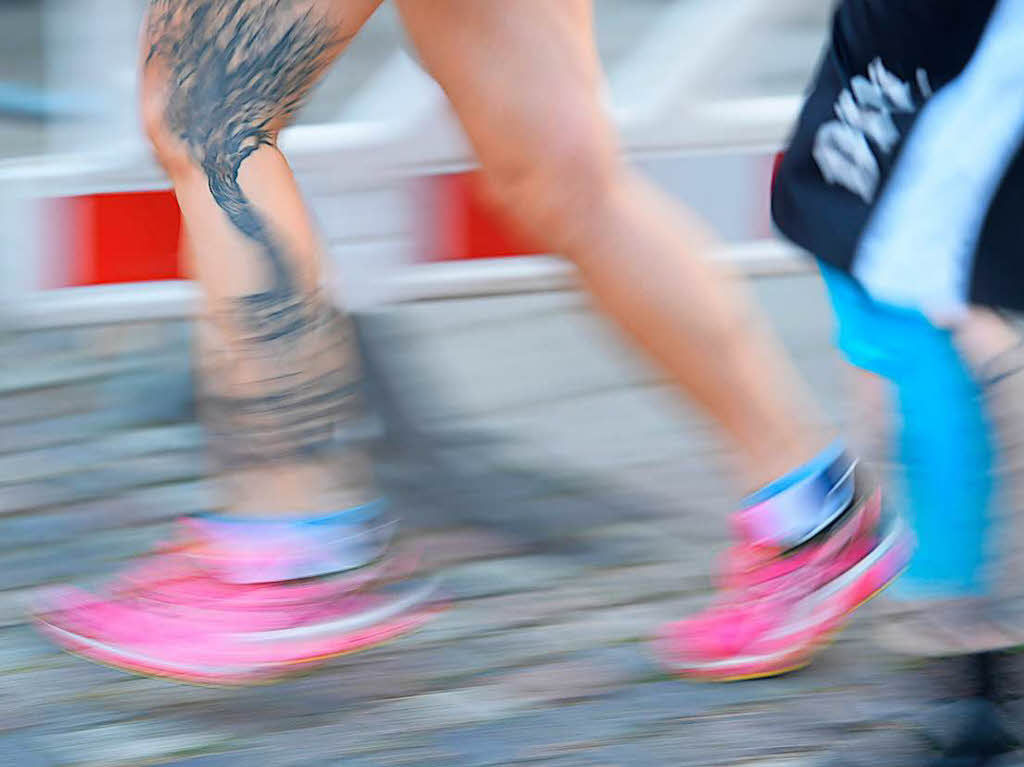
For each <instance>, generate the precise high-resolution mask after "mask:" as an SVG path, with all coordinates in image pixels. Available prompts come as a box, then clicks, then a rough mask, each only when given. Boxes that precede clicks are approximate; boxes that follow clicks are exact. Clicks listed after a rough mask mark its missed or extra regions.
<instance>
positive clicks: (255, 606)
mask: <svg viewBox="0 0 1024 767" xmlns="http://www.w3.org/2000/svg"><path fill="white" fill-rule="evenodd" d="M198 546H201V543H197V542H196V541H195V539H194V538H187V539H186V540H185V541H184V542H183V543H182V544H179V545H174V546H169V547H165V548H164V549H163V550H162V551H158V552H157V553H155V554H153V555H151V556H150V557H148V558H147V559H145V560H144V561H143V563H142V564H141V565H140V566H139V567H137V568H135V569H132V570H130V571H128V572H127V573H125V574H124V575H123V576H121V578H119V580H118V582H116V583H114V584H112V585H111V586H109V587H108V588H106V589H105V590H104V591H103V592H101V593H91V592H88V591H84V590H82V589H77V588H71V587H67V588H60V589H56V590H54V591H53V592H51V593H50V594H49V596H48V597H47V598H45V599H44V604H42V605H40V608H39V609H38V610H37V611H36V614H35V616H34V617H35V621H36V623H37V625H38V627H39V629H40V630H41V631H42V632H43V633H44V634H45V635H47V636H48V637H50V638H51V639H52V640H53V641H55V642H56V643H57V644H58V645H60V646H61V647H63V648H64V649H65V650H68V651H70V652H72V653H75V654H77V655H81V656H83V657H85V658H88V659H89V660H93V661H97V662H99V663H103V664H106V665H109V666H114V667H116V668H120V669H124V670H127V671H133V672H137V673H141V674H147V675H152V676H160V677H168V678H172V679H176V680H179V681H183V682H190V683H195V684H223V685H237V684H256V683H260V682H268V681H272V680H274V679H277V678H279V677H282V676H285V675H287V674H289V673H294V672H299V671H306V670H309V669H310V668H312V667H313V666H314V665H315V664H317V663H319V662H321V661H324V660H326V659H328V658H331V657H334V656H337V655H344V654H347V653H351V652H356V651H358V650H363V649H366V648H369V647H372V646H375V645H377V644H380V643H382V642H385V641H387V640H389V639H393V638H395V637H398V636H400V635H402V634H405V633H407V632H409V631H412V630H413V629H416V628H418V627H419V626H421V625H423V624H424V623H425V622H426V621H427V620H429V619H430V617H431V616H432V615H434V614H435V613H436V612H437V611H438V610H439V609H440V607H441V605H440V604H439V603H438V600H437V593H436V582H433V581H431V582H426V583H421V584H418V585H409V584H408V583H403V582H402V581H401V580H400V579H401V578H402V576H403V575H405V574H407V572H408V571H410V570H411V569H413V568H411V567H409V566H408V564H406V565H405V566H403V565H401V564H399V563H396V562H395V561H393V560H392V561H381V562H378V563H377V564H374V565H368V566H366V567H364V568H361V569H359V570H356V571H354V572H352V573H349V574H342V575H339V576H331V577H324V578H316V579H309V580H304V581H285V582H280V583H260V584H237V583H229V582H226V581H224V580H221V579H218V578H217V577H214V576H213V575H212V574H211V573H210V571H209V570H207V569H205V568H204V567H202V566H201V565H200V564H199V563H201V562H202V561H203V559H202V557H201V556H200V557H196V556H195V552H196V548H197V547H198ZM389 584H390V585H389ZM371 586H372V588H371Z"/></svg>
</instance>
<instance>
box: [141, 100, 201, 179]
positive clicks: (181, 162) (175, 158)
mask: <svg viewBox="0 0 1024 767" xmlns="http://www.w3.org/2000/svg"><path fill="white" fill-rule="evenodd" d="M139 111H140V114H141V119H142V128H143V130H144V131H145V133H146V137H147V138H148V139H149V144H150V147H151V148H152V149H153V153H154V154H155V155H156V159H157V161H158V162H159V163H160V165H161V166H163V168H164V170H166V171H167V173H168V174H169V175H170V176H171V177H172V178H175V177H178V176H180V175H182V174H184V173H186V172H188V171H189V170H191V169H193V168H194V167H195V162H194V160H193V158H192V157H191V156H190V154H189V151H188V146H187V144H186V143H185V142H184V141H183V140H182V139H181V138H180V137H178V136H176V135H175V133H174V131H173V130H172V129H171V127H170V125H168V122H167V99H166V96H165V95H164V93H162V92H161V89H160V88H158V87H155V86H151V85H144V86H143V88H142V92H141V96H140V100H139Z"/></svg>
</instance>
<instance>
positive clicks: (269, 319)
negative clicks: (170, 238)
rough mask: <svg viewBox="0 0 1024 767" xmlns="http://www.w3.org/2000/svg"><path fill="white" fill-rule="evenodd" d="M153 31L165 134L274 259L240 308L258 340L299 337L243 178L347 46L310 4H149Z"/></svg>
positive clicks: (294, 312)
mask: <svg viewBox="0 0 1024 767" xmlns="http://www.w3.org/2000/svg"><path fill="white" fill-rule="evenodd" d="M147 31H148V40H149V46H150V47H149V53H148V56H147V64H151V63H154V62H158V63H159V64H160V65H162V66H164V67H165V68H166V69H167V77H168V80H169V82H168V88H167V93H168V96H167V99H168V101H167V107H166V112H165V119H166V123H167V126H168V127H169V128H170V130H171V131H173V132H174V133H175V135H176V136H177V137H178V138H179V139H181V140H182V141H183V142H184V143H185V145H186V146H187V148H188V151H189V153H190V155H191V156H192V157H193V159H194V160H195V161H196V163H197V164H198V165H199V166H200V167H202V169H203V171H204V172H205V174H206V176H207V178H208V179H209V185H210V193H211V194H212V195H213V198H214V200H216V202H217V204H218V205H219V206H220V207H221V208H222V209H223V210H224V212H225V213H226V214H227V216H228V218H229V219H230V220H231V222H232V224H234V226H235V227H237V228H238V230H239V231H240V232H242V233H243V234H244V235H245V236H246V237H248V238H249V239H251V240H253V241H254V242H256V243H257V244H258V245H259V246H260V248H261V250H262V252H263V253H264V255H265V257H266V261H267V264H266V265H267V267H268V270H269V273H270V285H269V287H268V288H267V289H266V290H265V291H264V292H261V293H257V294H254V295H250V296H246V297H245V298H244V299H242V304H243V305H242V306H241V307H239V308H240V309H241V310H242V312H243V313H244V314H245V315H246V319H247V320H248V321H249V322H250V324H251V326H252V330H253V332H255V333H258V334H259V335H260V336H263V337H265V338H267V339H273V338H276V337H281V336H287V335H289V334H291V333H294V332H296V331H298V330H300V328H301V326H302V324H303V323H305V322H308V321H309V319H310V318H309V317H308V316H304V315H305V314H306V313H305V312H304V309H305V302H304V301H302V300H301V298H300V297H299V295H298V292H299V291H298V288H297V286H296V279H295V276H294V275H293V273H292V270H291V268H290V266H289V263H288V259H287V257H286V255H285V253H284V249H283V247H282V246H281V245H280V244H279V243H278V242H277V241H276V238H275V236H274V233H273V232H272V231H271V230H270V227H269V226H268V225H267V223H266V221H264V219H263V217H262V216H261V215H260V214H259V212H258V211H257V210H256V209H255V208H254V207H253V205H252V203H251V202H250V201H249V200H248V199H247V198H246V196H245V194H244V193H243V191H242V189H241V186H240V185H239V181H238V173H239V170H240V169H241V167H242V163H243V162H245V160H246V158H247V157H249V156H250V155H251V154H252V153H253V152H255V151H256V150H257V149H259V147H261V146H264V145H269V144H271V143H272V142H273V140H274V137H275V133H276V130H277V129H279V128H280V127H281V126H282V125H284V124H286V123H287V122H288V121H289V120H290V119H291V117H292V116H294V114H295V112H296V111H297V110H298V109H299V107H300V106H301V105H302V103H303V102H304V100H305V98H306V96H307V95H308V94H309V91H310V90H311V89H312V87H313V85H314V84H315V83H316V81H317V78H318V76H319V74H320V73H321V72H322V71H323V69H324V67H325V66H326V65H327V64H328V63H329V62H330V61H331V59H333V57H334V56H335V55H336V54H337V51H338V49H339V47H340V46H341V45H343V44H344V40H340V39H338V38H337V36H336V31H335V26H334V25H332V24H329V23H328V21H327V20H326V19H324V18H323V14H322V12H319V13H318V12H317V11H316V4H315V3H313V4H311V3H310V2H309V0H306V1H305V2H302V0H151V4H150V13H149V24H148V30H147Z"/></svg>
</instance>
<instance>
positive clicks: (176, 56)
mask: <svg viewBox="0 0 1024 767" xmlns="http://www.w3.org/2000/svg"><path fill="white" fill-rule="evenodd" d="M378 3H379V0H343V1H338V0H153V2H152V3H151V6H150V14H149V19H148V22H147V26H146V34H145V36H144V49H143V52H142V55H143V114H144V119H145V123H146V127H147V130H148V133H149V135H150V138H151V140H152V142H153V146H154V148H155V150H156V152H157V155H158V157H159V159H160V161H161V162H162V163H163V165H164V166H165V168H166V169H167V172H168V173H169V175H170V177H171V179H172V181H173V183H174V188H175V192H176V193H177V196H178V201H179V203H180V205H181V209H182V213H183V216H184V220H185V223H186V227H187V231H188V235H189V241H190V249H191V251H192V255H193V259H192V260H193V262H194V269H195V274H196V277H197V279H198V281H199V283H200V285H201V286H202V289H203V294H204V296H205V312H204V316H203V322H202V325H201V329H200V330H201V332H200V360H201V369H202V373H203V376H202V384H201V388H202V394H203V415H204V420H205V423H206V425H207V427H208V430H209V432H210V436H211V440H212V443H213V446H214V451H213V452H214V456H215V458H216V459H217V460H218V461H219V463H220V466H221V468H222V469H223V471H224V474H223V476H224V478H225V480H227V481H226V483H225V487H226V488H227V489H228V498H227V506H228V508H229V510H230V511H231V512H233V513H236V514H245V515H257V516H281V515H290V514H302V513H309V512H312V511H319V510H325V509H336V508H344V507H347V506H351V505H353V504H355V503H359V502H362V501H364V500H366V499H367V498H368V496H369V495H371V494H372V487H371V481H370V471H369V463H368V461H367V459H366V456H365V455H363V454H362V451H361V450H360V449H358V448H356V447H354V446H352V445H345V444H344V440H345V439H346V436H347V435H346V429H347V427H350V426H351V425H352V424H353V423H354V422H356V421H358V420H359V419H360V418H361V416H362V409H361V404H360V401H359V394H358V384H359V363H358V359H357V356H356V349H355V345H354V343H353V339H352V334H351V327H350V323H349V322H348V320H347V318H346V317H344V316H343V315H341V314H339V313H338V311H337V310H335V309H334V308H333V307H332V306H331V305H330V304H329V303H328V302H327V300H326V299H325V297H324V295H323V293H322V285H321V256H322V254H321V248H320V245H319V243H318V242H317V239H316V236H315V234H314V232H313V227H312V224H311V222H310V219H309V216H308V214H307V212H306V209H305V206H304V204H303V202H302V199H301V196H300V194H299V190H298V188H297V186H296V184H295V180H294V178H293V176H292V172H291V169H290V168H289V166H288V163H287V161H286V160H285V158H284V156H283V155H282V154H281V152H280V151H279V150H278V148H277V135H278V132H279V131H280V130H281V128H283V127H285V126H286V125H287V124H288V122H289V121H290V120H291V118H292V117H293V115H294V114H295V112H296V110H297V109H298V108H299V106H301V104H302V102H303V100H304V98H305V96H306V95H307V94H308V92H309V91H310V89H311V88H312V87H313V86H314V85H315V84H316V82H317V81H318V79H319V77H320V76H321V74H322V73H323V71H324V70H325V69H326V67H327V66H329V65H330V64H331V63H332V62H333V61H334V59H335V58H336V57H337V56H338V55H339V54H340V52H341V51H342V49H343V48H344V46H345V44H346V43H347V41H348V40H349V39H350V38H351V37H352V36H353V35H354V34H355V33H356V32H357V31H358V29H359V28H360V27H361V26H362V24H363V22H364V21H365V19H366V18H367V17H368V16H369V15H370V14H371V13H372V12H373V11H374V9H375V8H376V7H377V5H378Z"/></svg>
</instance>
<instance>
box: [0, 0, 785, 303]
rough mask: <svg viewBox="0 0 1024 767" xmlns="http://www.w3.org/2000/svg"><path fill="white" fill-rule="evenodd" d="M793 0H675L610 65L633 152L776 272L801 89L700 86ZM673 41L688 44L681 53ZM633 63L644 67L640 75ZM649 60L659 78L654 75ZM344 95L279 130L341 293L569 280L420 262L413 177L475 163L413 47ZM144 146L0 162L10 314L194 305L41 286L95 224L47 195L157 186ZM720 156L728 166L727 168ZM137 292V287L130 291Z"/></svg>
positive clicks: (548, 267) (563, 270)
mask: <svg viewBox="0 0 1024 767" xmlns="http://www.w3.org/2000/svg"><path fill="white" fill-rule="evenodd" d="M800 2H804V0H736V1H735V2H732V3H729V4H728V10H727V11H723V8H722V7H720V5H719V4H718V3H715V2H702V3H693V2H679V3H677V4H675V5H674V6H672V7H671V9H670V11H669V12H668V13H667V14H666V16H665V23H664V24H659V25H657V26H656V27H655V32H654V33H653V34H652V36H651V38H650V39H649V40H647V41H646V42H645V43H644V44H642V45H640V46H638V50H637V52H636V54H635V55H634V56H633V58H632V60H631V61H630V62H627V64H626V66H624V67H623V68H622V71H620V72H618V73H615V74H616V75H617V77H615V76H613V81H616V80H617V84H616V83H614V82H613V89H616V88H617V89H618V90H621V89H622V88H623V87H624V86H623V84H624V83H625V84H626V86H628V83H629V79H630V77H634V78H635V79H637V81H638V82H639V81H640V80H643V82H645V83H646V85H647V90H639V89H638V90H636V93H635V98H633V99H626V100H625V103H624V104H620V105H619V108H617V109H615V110H613V112H614V114H615V118H616V120H617V122H618V123H619V125H620V127H621V129H622V131H623V137H624V142H625V144H626V146H627V148H628V151H629V152H630V154H631V156H632V157H633V158H634V159H635V160H636V161H637V162H639V163H640V164H641V166H642V167H644V169H645V170H646V172H648V173H650V174H651V175H652V176H653V177H654V178H655V180H657V181H659V182H660V183H662V184H663V185H665V186H666V187H668V188H669V191H670V192H672V193H674V194H676V195H677V196H680V197H682V198H683V199H685V200H687V201H688V202H690V203H691V204H693V205H694V206H695V207H697V208H698V210H699V211H700V212H702V213H704V214H705V215H707V216H709V218H711V220H712V223H714V224H715V225H716V226H718V227H719V228H720V229H725V230H726V233H727V234H728V235H729V236H730V237H731V239H733V240H737V239H748V240H754V241H755V243H756V244H754V245H752V246H750V250H749V252H750V253H754V252H766V253H767V252H770V253H771V254H772V255H771V257H770V258H767V259H766V260H765V259H761V260H758V259H754V260H751V259H749V258H746V259H744V258H739V259H738V260H737V263H738V264H741V265H745V268H755V267H756V264H761V265H762V267H763V266H764V265H765V264H768V263H774V264H776V266H773V267H772V270H777V269H778V268H794V265H795V264H796V263H797V261H796V260H795V257H794V254H793V252H792V251H791V250H789V249H786V248H782V247H781V246H776V245H769V244H763V243H759V242H757V241H759V240H762V239H764V238H767V237H768V236H769V235H770V231H769V229H768V227H767V215H766V207H765V206H766V199H767V187H768V181H769V168H770V156H771V153H772V152H774V151H775V150H776V149H777V148H778V147H779V146H780V145H781V143H782V141H783V140H784V138H785V135H786V133H787V131H788V130H789V126H790V125H791V124H792V122H793V120H794V118H795V115H796V112H797V109H798V108H799V99H798V98H797V97H778V98H776V97H773V98H753V99H750V98H746V99H742V100H738V101H718V102H707V101H702V100H701V99H700V98H699V96H698V94H699V90H700V88H699V86H700V83H701V82H702V78H704V77H705V75H706V74H707V73H708V72H709V71H710V70H713V69H714V68H715V67H716V66H719V65H720V60H721V58H722V56H723V51H724V52H726V53H729V52H731V51H732V50H735V46H736V45H737V44H738V42H739V41H741V40H742V39H743V36H744V35H749V34H750V32H751V30H752V29H753V30H756V28H757V25H758V24H759V23H762V22H763V20H764V19H765V18H768V17H770V16H771V15H772V14H773V13H777V12H780V10H782V11H784V10H785V9H786V8H787V7H789V6H791V5H793V4H795V3H800ZM694 9H696V10H694ZM716 9H717V11H718V12H717V13H716ZM694 13H701V14H703V16H702V19H703V21H702V22H701V25H702V26H700V29H701V32H702V33H701V35H700V36H699V37H698V39H697V40H693V39H692V38H693V36H692V34H690V35H689V36H688V37H687V36H684V34H683V31H682V28H683V26H684V25H692V24H693V18H692V15H693V14H694ZM690 32H691V33H692V29H690ZM682 39H688V40H689V41H690V42H692V43H693V44H692V45H688V47H687V49H686V50H688V51H689V53H687V54H685V55H684V54H682V53H681V48H680V44H679V41H680V40H682ZM673 40H675V43H674V45H673V44H671V43H672V41H673ZM644 71H646V73H647V75H648V76H647V77H646V78H641V77H639V76H638V75H637V73H643V72H644ZM652 72H653V73H657V74H658V76H657V77H650V76H649V75H650V74H651V73H652ZM630 73H632V74H630ZM395 94H400V97H399V98H396V97H395ZM349 107H350V109H351V113H355V114H358V115H359V118H360V119H359V120H358V121H355V122H342V123H337V124H331V125H316V126H300V127H295V128H292V129H289V130H288V131H286V132H285V134H284V136H283V138H282V144H283V147H284V149H285V151H286V152H287V154H288V156H289V159H290V161H291V162H292V164H293V167H294V168H295V170H296V173H297V175H298V177H299V179H300V183H301V185H302V188H303V190H304V192H305V193H306V195H307V197H308V199H309V201H310V203H311V205H312V207H313V210H314V212H315V214H316V216H317V218H318V219H319V221H320V224H321V227H322V229H323V232H324V235H325V241H326V243H327V247H328V250H329V252H330V254H331V256H332V258H333V259H334V260H335V261H336V262H337V263H338V264H339V265H340V269H339V273H340V275H341V280H342V282H341V285H340V286H339V288H338V290H339V296H340V297H342V298H343V299H344V300H345V301H346V303H348V304H349V305H350V306H353V307H354V308H368V307H372V306H375V305H378V304H380V303H383V302H387V301H390V300H412V299H416V298H439V297H443V296H444V295H446V294H451V295H466V294H467V291H472V290H476V291H479V292H483V293H493V292H500V291H508V290H524V289H547V288H550V287H555V286H564V285H566V284H567V275H568V274H569V270H568V268H567V267H566V266H565V265H563V264H561V263H560V262H555V261H551V260H546V259H535V258H531V259H526V260H508V259H502V260H498V261H493V262H492V261H472V262H469V261H467V262H458V263H454V264H445V263H440V264H437V263H426V264H423V263H420V261H421V258H422V256H423V252H422V251H423V247H422V240H423V226H422V220H421V218H422V210H423V209H424V204H423V203H424V201H423V199H422V198H421V197H418V194H419V190H421V189H422V185H418V184H417V183H416V180H417V179H430V178H434V177H436V176H438V175H442V174H447V173H452V172H455V171H461V170H465V169H467V168H470V167H472V158H471V155H470V153H469V149H468V145H467V142H466V141H465V138H464V137H463V135H462V133H461V131H460V130H459V128H458V125H457V123H456V121H455V120H454V118H453V117H452V115H451V112H450V110H449V108H448V105H447V103H446V101H445V99H444V96H443V94H442V92H441V90H440V88H439V87H438V86H437V85H436V84H435V83H434V82H433V81H432V80H431V79H430V78H429V77H428V76H427V75H426V74H425V73H423V71H422V70H421V69H420V68H419V67H418V66H417V65H416V64H415V63H414V62H413V61H412V60H411V59H409V57H408V56H406V55H405V54H404V53H402V52H398V53H396V54H395V56H394V57H393V58H392V60H391V61H390V62H389V63H388V64H387V65H386V66H385V67H383V68H382V69H381V71H380V72H379V74H378V76H377V77H376V78H374V79H373V80H371V81H370V82H369V83H367V85H366V87H365V88H364V90H363V92H362V93H361V94H359V95H358V96H357V97H356V98H355V99H353V100H352V101H351V102H350V104H349ZM142 146H143V144H142V142H141V141H136V142H134V143H132V142H129V143H128V144H126V145H122V146H121V147H120V148H118V149H117V150H116V152H103V151H97V152H88V153H87V152H80V153H76V154H73V155H64V156H59V155H55V156H48V157H45V158H41V159H38V160H31V161H26V162H17V163H9V164H0V199H7V200H16V201H17V204H12V205H10V206H5V212H4V215H5V218H6V220H5V221H4V232H3V237H4V240H3V245H4V249H3V252H2V253H0V270H2V276H3V287H2V288H0V291H2V292H3V307H2V309H0V311H3V312H4V314H6V315H7V316H8V318H9V320H10V321H18V319H17V318H18V317H21V318H22V319H23V320H24V321H28V318H30V317H31V318H35V319H34V320H33V321H36V322H44V321H45V320H44V319H43V317H44V315H46V314H47V312H53V313H59V314H61V315H62V317H61V318H59V319H54V320H53V321H62V322H75V321H99V318H101V317H102V316H104V315H103V312H104V311H106V312H108V313H109V315H110V316H122V315H124V314H125V313H126V312H130V311H136V310H138V311H142V310H143V309H144V307H145V306H146V305H147V304H146V301H147V300H151V301H152V302H153V307H154V308H153V311H179V310H180V311H185V310H186V309H187V308H188V307H189V306H190V303H189V302H190V301H191V300H192V299H191V298H190V296H191V293H190V291H189V290H188V289H187V288H186V287H185V286H182V285H171V284H166V283H165V284H161V285H160V286H159V287H156V286H153V285H150V284H147V285H146V287H145V288H142V287H139V286H136V287H134V288H132V289H124V290H121V289H116V290H114V289H112V290H109V291H103V290H102V289H100V288H69V289H67V290H60V291H55V293H56V294H60V295H56V294H53V293H51V291H49V290H48V288H52V287H53V286H55V285H63V284H75V283H74V282H73V280H69V270H73V269H74V268H77V267H76V265H75V264H73V263H72V264H69V262H68V253H69V252H70V249H69V248H68V247H67V241H68V237H69V236H70V237H72V238H73V239H76V241H77V238H84V239H85V240H90V239H95V237H94V235H96V232H95V231H83V229H84V230H88V229H89V227H90V226H91V225H92V224H91V223H90V221H92V219H89V220H88V221H86V223H84V224H83V223H82V221H81V220H79V219H80V218H81V217H80V216H79V217H78V218H75V217H74V216H72V217H71V218H72V219H74V220H61V219H60V217H59V215H60V214H58V217H57V218H53V217H52V216H53V215H54V213H53V211H54V210H55V208H54V202H53V201H54V200H66V199H68V198H75V197H78V198H80V199H85V200H86V201H88V200H90V199H96V198H97V196H100V195H115V194H127V195H133V194H139V195H140V196H141V195H145V194H146V193H149V192H153V191H154V190H160V189H166V188H167V182H166V180H165V179H164V178H163V176H162V174H161V173H160V172H159V170H158V168H157V167H156V166H155V164H154V163H153V162H152V160H151V159H150V158H149V157H148V155H147V154H146V152H145V151H144V150H143V149H142ZM125 147H129V148H125ZM680 158H688V159H685V160H684V159H680ZM701 158H703V159H701ZM744 158H746V159H744ZM701 162H704V163H711V166H709V167H712V166H713V167H714V170H713V171H708V170H706V169H705V170H704V171H702V172H698V171H694V170H693V168H695V167H698V166H699V165H700V163H701ZM678 163H684V164H685V163H689V164H690V165H689V168H690V170H678V169H677V170H676V171H674V172H672V171H671V168H672V167H674V166H675V165H677V164H678ZM727 167H728V168H731V170H730V171H729V172H728V173H726V172H723V168H727ZM78 207H81V206H78ZM87 207H88V206H87ZM427 207H429V205H428V206H427ZM57 209H59V210H64V208H57ZM75 209H76V210H77V209H78V208H75ZM86 218H88V217H86ZM96 236H99V235H96ZM731 252H736V251H735V250H734V251H731ZM427 255H430V254H427ZM779 264H788V266H784V267H780V266H778V265H779ZM446 286H448V287H446ZM132 290H134V291H136V292H134V293H132ZM143 292H144V294H145V296H146V297H145V298H140V296H142V295H143ZM63 294H69V295H67V296H65V295H63ZM174 307H178V308H177V309H175V308H174Z"/></svg>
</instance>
